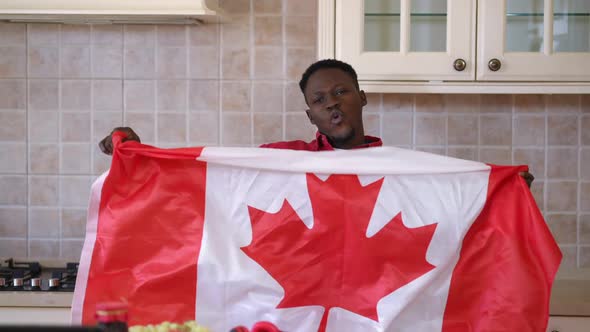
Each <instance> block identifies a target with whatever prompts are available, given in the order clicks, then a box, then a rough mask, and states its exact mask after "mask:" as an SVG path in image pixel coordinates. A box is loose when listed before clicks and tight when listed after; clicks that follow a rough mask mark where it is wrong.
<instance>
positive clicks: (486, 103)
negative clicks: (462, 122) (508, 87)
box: [480, 94, 514, 113]
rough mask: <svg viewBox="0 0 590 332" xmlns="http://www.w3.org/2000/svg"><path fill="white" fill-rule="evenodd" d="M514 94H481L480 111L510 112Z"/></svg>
mask: <svg viewBox="0 0 590 332" xmlns="http://www.w3.org/2000/svg"><path fill="white" fill-rule="evenodd" d="M513 103H514V95H488V94H485V95H481V104H480V111H481V112H482V113H512V106H513Z"/></svg>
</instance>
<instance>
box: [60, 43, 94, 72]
mask: <svg viewBox="0 0 590 332" xmlns="http://www.w3.org/2000/svg"><path fill="white" fill-rule="evenodd" d="M60 60H61V64H60V68H61V76H62V77H90V47H88V46H85V47H79V46H68V47H62V48H61V56H60Z"/></svg>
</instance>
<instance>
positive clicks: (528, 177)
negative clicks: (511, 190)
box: [518, 172, 535, 189]
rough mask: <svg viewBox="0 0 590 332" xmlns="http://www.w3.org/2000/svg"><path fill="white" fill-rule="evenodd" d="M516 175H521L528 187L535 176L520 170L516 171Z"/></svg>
mask: <svg viewBox="0 0 590 332" xmlns="http://www.w3.org/2000/svg"><path fill="white" fill-rule="evenodd" d="M518 175H520V176H522V178H523V179H524V180H525V181H526V184H527V186H529V189H530V188H531V184H533V180H535V177H534V176H533V175H532V174H531V173H529V172H520V173H518Z"/></svg>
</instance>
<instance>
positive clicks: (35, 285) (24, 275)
mask: <svg viewBox="0 0 590 332" xmlns="http://www.w3.org/2000/svg"><path fill="white" fill-rule="evenodd" d="M77 273H78V263H66V264H65V266H58V267H55V266H51V267H47V266H42V265H41V264H40V263H39V262H25V261H16V260H14V259H12V258H9V259H6V260H4V261H0V292H3V291H10V292H73V291H74V286H75V285H76V275H77Z"/></svg>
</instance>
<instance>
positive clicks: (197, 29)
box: [188, 24, 221, 46]
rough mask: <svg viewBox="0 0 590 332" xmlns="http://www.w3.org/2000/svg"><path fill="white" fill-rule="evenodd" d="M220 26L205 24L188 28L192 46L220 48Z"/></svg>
mask: <svg viewBox="0 0 590 332" xmlns="http://www.w3.org/2000/svg"><path fill="white" fill-rule="evenodd" d="M220 27H221V25H220V24H203V25H198V26H189V27H188V38H189V45H190V46H218V45H219V36H220V29H221V28H220Z"/></svg>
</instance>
